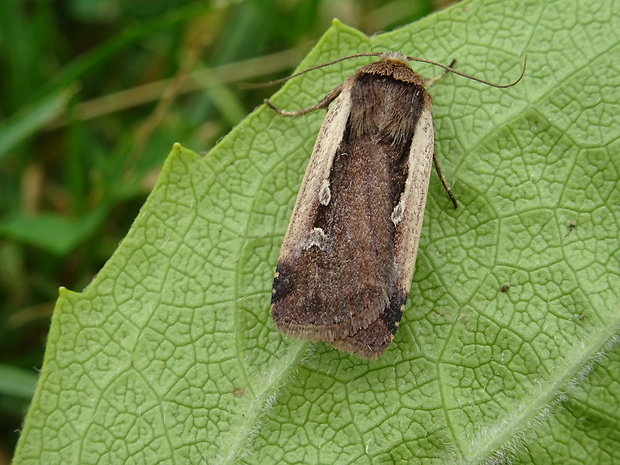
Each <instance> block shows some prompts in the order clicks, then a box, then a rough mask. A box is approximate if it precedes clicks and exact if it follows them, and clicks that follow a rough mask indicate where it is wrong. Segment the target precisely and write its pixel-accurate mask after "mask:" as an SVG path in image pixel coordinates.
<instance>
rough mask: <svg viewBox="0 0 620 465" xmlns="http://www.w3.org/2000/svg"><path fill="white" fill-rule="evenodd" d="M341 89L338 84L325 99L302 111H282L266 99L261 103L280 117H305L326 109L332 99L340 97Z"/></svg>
mask: <svg viewBox="0 0 620 465" xmlns="http://www.w3.org/2000/svg"><path fill="white" fill-rule="evenodd" d="M342 88H343V84H340V85H339V86H338V87H336V88H335V89H333V90H332V91H331V92H329V93H328V94H327V95H326V96H325V97H323V98H322V99H321V101H320V102H318V103H317V104H315V105H312V106H311V107H308V108H304V109H303V110H298V111H286V110H282V109H281V108H278V107H276V106H275V105H274V104H273V103H271V102H270V101H269V100H267V99H265V100H263V101H264V102H265V104H266V105H267V106H268V107H269V108H271V109H272V110H273V111H275V112H276V113H278V114H280V115H283V116H292V117H297V116H301V115H305V114H307V113H311V112H313V111H314V110H318V109H320V108H327V107H328V106H329V104H330V103H332V102H333V101H334V99H335V98H336V97H338V96H339V95H340V92H342Z"/></svg>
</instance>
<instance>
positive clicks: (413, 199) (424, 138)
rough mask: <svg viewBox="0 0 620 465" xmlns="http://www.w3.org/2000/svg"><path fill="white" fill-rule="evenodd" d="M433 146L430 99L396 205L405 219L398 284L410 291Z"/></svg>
mask: <svg viewBox="0 0 620 465" xmlns="http://www.w3.org/2000/svg"><path fill="white" fill-rule="evenodd" d="M434 150H435V132H434V127H433V116H432V113H431V105H430V104H428V103H427V104H425V105H424V109H423V111H422V114H421V115H420V119H419V120H418V122H417V124H416V128H415V131H414V134H413V138H412V140H411V147H410V151H409V164H408V169H409V174H408V176H407V181H406V183H405V190H404V191H403V193H402V194H401V197H400V200H399V202H398V205H397V206H396V208H395V210H396V209H397V208H401V209H402V213H401V215H402V219H400V221H399V223H398V224H397V225H396V232H395V237H394V250H395V253H396V256H395V257H394V262H395V265H396V287H397V288H400V289H404V290H405V291H406V292H407V293H408V292H409V289H410V287H411V279H412V278H413V269H414V267H415V261H416V255H417V253H418V244H419V242H420V233H421V230H422V222H423V220H424V207H425V205H426V195H427V192H428V184H429V180H430V175H431V166H432V164H433V151H434Z"/></svg>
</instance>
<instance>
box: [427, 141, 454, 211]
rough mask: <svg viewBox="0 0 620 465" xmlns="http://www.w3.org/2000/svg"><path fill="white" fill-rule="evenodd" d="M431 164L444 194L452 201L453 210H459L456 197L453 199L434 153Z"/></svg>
mask: <svg viewBox="0 0 620 465" xmlns="http://www.w3.org/2000/svg"><path fill="white" fill-rule="evenodd" d="M433 164H434V165H435V171H437V176H439V180H440V181H441V184H443V188H444V189H445V190H446V192H447V193H448V196H449V197H450V200H451V201H452V205H454V208H459V205H458V204H457V203H456V197H454V194H453V193H452V189H450V186H449V185H448V182H447V181H446V178H445V177H444V175H443V173H442V172H441V167H440V166H439V160H437V154H436V153H435V152H433Z"/></svg>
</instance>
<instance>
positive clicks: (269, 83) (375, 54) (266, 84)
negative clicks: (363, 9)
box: [241, 52, 382, 89]
mask: <svg viewBox="0 0 620 465" xmlns="http://www.w3.org/2000/svg"><path fill="white" fill-rule="evenodd" d="M381 55H382V53H381V52H367V53H356V54H355V55H347V56H346V57H341V58H337V59H335V60H333V61H329V62H327V63H322V64H320V65H316V66H313V67H312V68H307V69H304V70H303V71H300V72H299V73H295V74H291V75H290V76H287V77H283V78H280V79H276V80H274V81H267V82H261V83H258V84H241V87H242V88H244V89H248V88H251V89H262V88H263V87H271V86H275V85H276V84H282V83H283V82H286V81H288V80H289V79H293V78H296V77H297V76H301V75H302V74H306V73H308V72H310V71H314V70H315V69H320V68H324V67H325V66H331V65H335V64H336V63H340V62H341V61H345V60H348V59H350V58H358V57H378V56H381Z"/></svg>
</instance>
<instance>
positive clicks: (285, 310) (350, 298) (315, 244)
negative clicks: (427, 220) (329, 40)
mask: <svg viewBox="0 0 620 465" xmlns="http://www.w3.org/2000/svg"><path fill="white" fill-rule="evenodd" d="M359 56H379V60H378V61H376V62H374V63H371V64H368V65H366V66H363V67H361V68H360V69H359V70H358V71H357V72H356V73H355V74H354V75H352V76H351V77H349V78H348V79H347V80H346V81H345V82H344V83H343V84H341V85H340V86H338V87H336V88H335V89H334V90H332V91H331V92H329V93H328V94H327V95H326V96H325V97H324V98H323V99H322V100H321V101H320V102H318V103H317V104H316V105H313V106H311V107H308V108H306V109H303V110H300V111H296V112H290V111H284V110H281V109H279V108H277V107H276V106H275V105H273V104H272V103H271V102H269V101H268V100H266V101H265V103H266V104H267V105H268V106H269V107H271V108H272V109H273V110H275V111H276V112H278V113H280V114H281V115H284V116H301V115H304V114H307V113H309V112H311V111H314V110H317V109H321V108H328V107H329V105H330V104H331V107H330V108H329V111H328V113H327V116H326V117H325V120H324V122H323V125H322V126H321V129H320V131H319V134H318V137H317V139H316V143H315V145H314V150H313V152H312V155H311V157H310V162H309V164H308V168H307V170H306V174H305V176H304V179H303V182H302V184H301V188H300V190H299V194H298V196H297V201H296V203H295V207H294V209H293V214H292V217H291V221H290V224H289V226H288V229H287V232H286V235H285V238H284V242H283V244H282V248H281V250H280V255H279V257H278V262H277V266H276V271H275V278H274V283H273V291H272V298H271V313H272V315H273V319H274V322H275V324H276V326H277V328H278V329H279V330H280V331H281V332H283V333H284V334H286V335H288V336H294V337H297V338H300V339H305V340H312V341H325V342H327V343H329V344H331V345H332V346H334V347H336V348H337V349H340V350H343V351H347V352H350V353H352V354H355V355H356V356H358V357H361V358H376V357H378V356H380V355H381V354H383V353H384V352H385V351H386V350H387V348H388V346H389V345H390V343H391V341H392V339H393V338H394V335H395V333H396V330H397V329H398V325H399V323H400V320H401V317H402V314H403V310H404V308H405V302H406V300H407V297H408V295H409V289H410V287H411V281H412V277H413V271H414V266H415V260H416V254H417V251H418V244H419V240H420V232H421V229H422V220H423V217H424V207H425V204H426V195H427V191H428V185H429V180H430V172H431V165H432V164H433V162H434V164H435V168H436V170H437V174H438V176H439V178H440V180H441V182H442V184H443V185H444V187H445V189H446V191H447V193H448V195H449V196H450V199H451V200H452V203H453V204H454V207H455V208H456V207H457V202H456V199H455V198H454V195H453V194H452V191H451V190H450V187H449V186H448V184H447V182H446V180H445V178H444V176H443V174H442V172H441V169H440V167H439V163H438V162H437V158H436V156H435V150H434V144H435V142H434V138H435V134H434V127H433V117H432V113H431V107H432V99H431V96H430V94H429V93H428V92H427V91H426V86H428V85H430V84H431V83H432V82H434V81H435V80H437V79H439V78H441V77H442V76H443V75H444V74H446V72H453V73H456V74H459V75H462V76H465V77H468V78H471V79H474V80H477V81H480V82H483V83H486V84H489V85H493V86H496V87H509V86H512V85H515V84H516V83H517V82H519V81H520V80H521V78H522V77H523V75H524V73H525V65H524V68H523V72H522V74H521V76H520V77H519V79H518V80H517V81H515V82H513V83H512V84H509V85H506V86H499V85H495V84H491V83H489V82H487V81H482V80H480V79H477V78H473V77H471V76H468V75H465V74H463V73H460V72H458V71H455V70H454V69H453V68H452V65H451V66H445V65H441V64H439V63H436V62H433V61H430V60H424V59H419V58H413V57H405V56H404V55H402V54H401V53H398V52H389V53H383V54H377V53H368V54H366V53H363V54H356V55H352V56H349V57H344V58H341V59H339V60H336V61H334V62H330V63H327V64H325V65H320V66H327V65H330V64H333V63H336V62H338V61H342V60H345V59H349V58H352V57H359ZM411 60H416V61H423V62H427V63H431V64H435V65H438V66H441V67H443V68H444V69H445V70H446V71H444V73H443V74H441V75H440V76H438V77H436V78H434V79H430V80H424V79H423V78H422V77H420V76H419V75H418V74H417V73H415V72H414V71H413V70H412V69H411V67H410V66H409V61H411ZM320 66H319V67H320ZM316 68H318V67H315V68H310V69H308V70H306V71H303V72H307V71H310V70H313V69H316ZM299 74H301V73H298V74H296V75H293V76H291V77H295V76H297V75H299Z"/></svg>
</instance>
